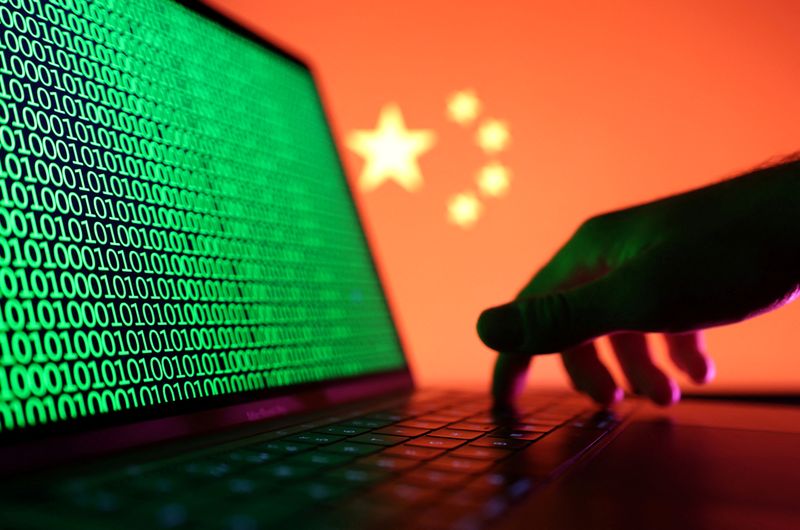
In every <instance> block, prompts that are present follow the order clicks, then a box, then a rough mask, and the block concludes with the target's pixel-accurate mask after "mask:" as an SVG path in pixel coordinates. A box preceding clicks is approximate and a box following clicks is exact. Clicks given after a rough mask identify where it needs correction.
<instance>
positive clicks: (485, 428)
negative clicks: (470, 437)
mask: <svg viewBox="0 0 800 530" xmlns="http://www.w3.org/2000/svg"><path fill="white" fill-rule="evenodd" d="M448 427H449V428H450V429H456V430H460V431H479V432H489V431H492V430H494V429H495V428H496V426H495V425H493V424H491V423H469V422H460V423H453V424H452V425H448Z"/></svg>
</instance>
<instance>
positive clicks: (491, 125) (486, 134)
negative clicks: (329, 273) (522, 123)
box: [476, 119, 511, 153]
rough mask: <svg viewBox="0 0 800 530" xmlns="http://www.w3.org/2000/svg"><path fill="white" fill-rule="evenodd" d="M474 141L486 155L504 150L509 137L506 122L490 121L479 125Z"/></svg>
mask: <svg viewBox="0 0 800 530" xmlns="http://www.w3.org/2000/svg"><path fill="white" fill-rule="evenodd" d="M476 139H477V142H478V145H479V146H481V149H483V150H484V151H486V152H487V153H497V152H500V151H502V150H503V149H505V148H506V146H507V145H508V142H509V140H510V139H511V135H510V133H509V132H508V125H506V122H504V121H500V120H494V119H491V120H486V121H485V122H483V123H482V124H481V126H480V128H479V129H478V132H477V138H476Z"/></svg>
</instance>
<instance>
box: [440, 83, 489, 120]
mask: <svg viewBox="0 0 800 530" xmlns="http://www.w3.org/2000/svg"><path fill="white" fill-rule="evenodd" d="M480 112H481V102H480V100H479V99H478V97H477V96H476V95H475V92H474V91H473V90H462V91H460V92H456V93H455V94H453V95H452V96H450V99H448V100H447V115H448V116H449V117H450V119H451V120H453V121H454V122H456V123H457V124H459V125H467V124H468V123H471V122H472V121H474V120H475V118H477V117H478V114H480Z"/></svg>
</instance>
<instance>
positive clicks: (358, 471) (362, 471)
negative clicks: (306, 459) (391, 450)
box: [324, 467, 392, 484]
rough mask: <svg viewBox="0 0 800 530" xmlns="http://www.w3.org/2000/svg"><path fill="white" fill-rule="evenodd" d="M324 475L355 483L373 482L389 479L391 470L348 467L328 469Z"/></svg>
mask: <svg viewBox="0 0 800 530" xmlns="http://www.w3.org/2000/svg"><path fill="white" fill-rule="evenodd" d="M324 476H325V477H327V478H329V479H334V480H343V481H345V482H353V483H356V484H374V483H377V482H383V481H385V480H387V479H389V478H390V477H392V472H391V471H388V470H386V469H383V468H380V467H349V468H341V469H335V470H333V471H329V472H328V473H326V474H325V475H324Z"/></svg>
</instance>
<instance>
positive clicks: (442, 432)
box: [429, 427, 483, 440]
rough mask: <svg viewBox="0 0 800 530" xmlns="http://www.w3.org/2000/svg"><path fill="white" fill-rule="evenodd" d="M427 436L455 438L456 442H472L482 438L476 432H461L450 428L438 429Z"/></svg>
mask: <svg viewBox="0 0 800 530" xmlns="http://www.w3.org/2000/svg"><path fill="white" fill-rule="evenodd" d="M429 436H438V437H441V438H455V439H457V440H474V439H475V438H479V437H481V436H483V433H482V432H477V431H461V430H458V429H451V428H450V427H446V428H444V429H438V430H436V431H433V432H432V433H430V435H429Z"/></svg>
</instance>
